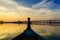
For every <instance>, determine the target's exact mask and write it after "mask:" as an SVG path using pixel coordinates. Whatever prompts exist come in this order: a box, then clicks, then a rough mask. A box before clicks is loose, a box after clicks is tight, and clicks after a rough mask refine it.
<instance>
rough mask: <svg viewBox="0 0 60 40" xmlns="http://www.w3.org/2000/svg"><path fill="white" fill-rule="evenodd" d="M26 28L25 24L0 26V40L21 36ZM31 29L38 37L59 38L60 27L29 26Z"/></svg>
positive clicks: (53, 39) (9, 39) (52, 39)
mask: <svg viewBox="0 0 60 40" xmlns="http://www.w3.org/2000/svg"><path fill="white" fill-rule="evenodd" d="M26 28H27V25H26V24H20V25H18V24H3V25H0V40H11V39H12V38H14V37H16V36H17V35H19V34H21V33H22V32H23V31H24V30H25V29H26ZM31 28H32V29H33V30H34V31H35V32H36V33H38V34H39V35H41V36H43V37H46V38H48V39H50V40H55V39H58V40H59V38H60V26H49V25H31Z"/></svg>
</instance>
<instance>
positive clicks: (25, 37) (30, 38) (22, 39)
mask: <svg viewBox="0 0 60 40" xmlns="http://www.w3.org/2000/svg"><path fill="white" fill-rule="evenodd" d="M12 40H47V39H46V38H44V37H42V36H40V35H38V34H37V33H35V32H34V31H33V30H32V29H31V21H30V17H28V22H27V28H26V30H24V32H23V33H22V34H19V35H18V36H16V37H15V38H13V39H12Z"/></svg>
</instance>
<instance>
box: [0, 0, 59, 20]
mask: <svg viewBox="0 0 60 40" xmlns="http://www.w3.org/2000/svg"><path fill="white" fill-rule="evenodd" d="M28 17H31V20H49V19H59V18H60V0H0V20H3V21H17V20H27V18H28Z"/></svg>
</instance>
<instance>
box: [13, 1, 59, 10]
mask: <svg viewBox="0 0 60 40" xmlns="http://www.w3.org/2000/svg"><path fill="white" fill-rule="evenodd" d="M14 1H15V2H17V3H18V4H20V5H22V6H25V7H32V5H35V4H38V3H40V2H42V1H44V0H14ZM49 2H52V3H54V4H51V5H52V6H51V5H49V6H48V8H50V9H57V8H58V9H59V7H60V0H46V1H45V3H49Z"/></svg>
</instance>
